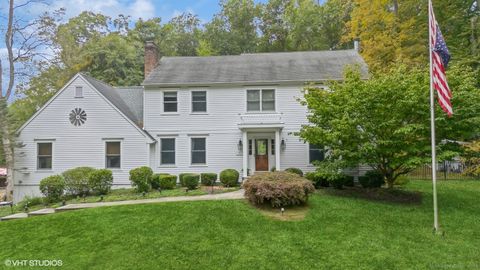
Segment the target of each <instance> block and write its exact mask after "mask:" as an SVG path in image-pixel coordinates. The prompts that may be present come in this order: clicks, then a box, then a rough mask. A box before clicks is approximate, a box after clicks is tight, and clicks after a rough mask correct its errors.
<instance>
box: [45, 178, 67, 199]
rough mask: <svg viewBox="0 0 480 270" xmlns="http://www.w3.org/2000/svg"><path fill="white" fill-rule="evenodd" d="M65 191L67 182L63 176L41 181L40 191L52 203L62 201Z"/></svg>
mask: <svg viewBox="0 0 480 270" xmlns="http://www.w3.org/2000/svg"><path fill="white" fill-rule="evenodd" d="M64 190H65V180H64V179H63V177H62V176H61V175H52V176H49V177H46V178H43V179H42V181H40V191H41V192H42V194H43V195H44V196H45V197H46V198H47V200H48V201H50V202H55V201H58V200H60V198H61V197H62V195H63V192H64Z"/></svg>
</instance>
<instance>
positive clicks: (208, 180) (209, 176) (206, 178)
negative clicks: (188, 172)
mask: <svg viewBox="0 0 480 270" xmlns="http://www.w3.org/2000/svg"><path fill="white" fill-rule="evenodd" d="M200 179H201V181H202V185H204V186H213V185H215V181H217V174H216V173H201V174H200Z"/></svg>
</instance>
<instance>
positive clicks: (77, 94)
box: [75, 86, 83, 97]
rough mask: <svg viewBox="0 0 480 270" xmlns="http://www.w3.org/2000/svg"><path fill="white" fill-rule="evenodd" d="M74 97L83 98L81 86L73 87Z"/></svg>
mask: <svg viewBox="0 0 480 270" xmlns="http://www.w3.org/2000/svg"><path fill="white" fill-rule="evenodd" d="M75 97H83V88H82V87H81V86H77V87H75Z"/></svg>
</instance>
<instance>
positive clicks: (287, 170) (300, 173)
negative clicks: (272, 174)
mask: <svg viewBox="0 0 480 270" xmlns="http://www.w3.org/2000/svg"><path fill="white" fill-rule="evenodd" d="M285 171H286V172H291V173H295V174H298V175H300V176H303V171H302V170H300V169H299V168H288V169H285Z"/></svg>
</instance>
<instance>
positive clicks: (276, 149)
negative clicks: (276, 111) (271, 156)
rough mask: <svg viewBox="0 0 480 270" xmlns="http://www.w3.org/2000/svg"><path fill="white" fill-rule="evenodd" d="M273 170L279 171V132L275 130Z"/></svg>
mask: <svg viewBox="0 0 480 270" xmlns="http://www.w3.org/2000/svg"><path fill="white" fill-rule="evenodd" d="M275 169H276V170H277V171H280V170H281V168H280V130H278V129H277V130H275Z"/></svg>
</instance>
